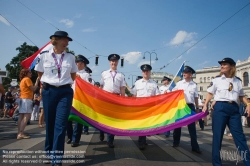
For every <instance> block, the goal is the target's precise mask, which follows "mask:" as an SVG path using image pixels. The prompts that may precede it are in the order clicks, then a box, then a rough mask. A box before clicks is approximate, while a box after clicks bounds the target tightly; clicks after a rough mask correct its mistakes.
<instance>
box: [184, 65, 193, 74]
mask: <svg viewBox="0 0 250 166" xmlns="http://www.w3.org/2000/svg"><path fill="white" fill-rule="evenodd" d="M183 73H192V74H194V73H195V71H194V69H193V68H192V67H190V66H185V67H184V70H183Z"/></svg>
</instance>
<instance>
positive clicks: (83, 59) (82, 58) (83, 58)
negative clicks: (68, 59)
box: [76, 55, 89, 65]
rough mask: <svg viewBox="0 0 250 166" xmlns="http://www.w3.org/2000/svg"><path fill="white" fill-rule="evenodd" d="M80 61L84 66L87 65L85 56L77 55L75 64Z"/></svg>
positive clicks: (87, 61)
mask: <svg viewBox="0 0 250 166" xmlns="http://www.w3.org/2000/svg"><path fill="white" fill-rule="evenodd" d="M79 61H82V62H83V63H85V65H87V64H89V60H88V59H87V58H85V56H83V55H78V56H77V58H76V62H79Z"/></svg>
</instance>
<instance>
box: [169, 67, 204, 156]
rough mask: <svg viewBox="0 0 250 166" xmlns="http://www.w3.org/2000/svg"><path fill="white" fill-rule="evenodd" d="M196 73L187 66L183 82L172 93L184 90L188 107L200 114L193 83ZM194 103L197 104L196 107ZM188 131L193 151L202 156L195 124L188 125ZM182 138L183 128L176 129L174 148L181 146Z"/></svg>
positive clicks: (196, 91) (196, 92)
mask: <svg viewBox="0 0 250 166" xmlns="http://www.w3.org/2000/svg"><path fill="white" fill-rule="evenodd" d="M194 73H195V71H194V69H192V68H191V67H190V66H185V68H184V70H183V80H181V81H179V82H177V83H176V86H175V87H174V88H173V89H172V91H175V90H184V96H185V100H186V103H187V105H188V107H189V108H190V109H191V110H196V112H198V111H199V106H198V89H197V85H196V83H195V82H193V81H192V75H193V74H194ZM193 103H195V106H194V104H193ZM188 131H189V135H190V138H191V147H192V151H193V152H196V153H198V154H201V153H202V151H201V150H200V147H199V145H198V142H197V135H196V127H195V122H193V123H191V124H189V125H188ZM180 138H181V127H180V128H176V129H174V133H173V139H174V142H173V147H178V146H179V144H180Z"/></svg>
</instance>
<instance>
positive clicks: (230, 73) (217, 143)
mask: <svg viewBox="0 0 250 166" xmlns="http://www.w3.org/2000/svg"><path fill="white" fill-rule="evenodd" d="M218 63H219V64H220V65H221V67H220V74H219V75H218V76H217V77H216V78H214V79H213V80H212V82H211V83H210V86H209V88H208V89H207V92H208V94H207V96H206V103H205V104H204V107H203V110H202V111H204V112H205V111H206V110H207V104H208V102H209V101H210V100H211V99H212V97H213V96H214V101H215V105H214V107H213V108H214V112H213V121H212V131H213V141H212V142H213V143H212V163H213V165H214V166H221V165H222V163H221V157H220V150H221V142H222V138H223V133H224V130H225V128H226V125H227V126H228V127H229V129H230V132H231V134H232V136H233V139H234V142H235V145H236V148H237V151H238V152H239V154H240V155H243V156H241V157H242V158H243V162H244V164H245V165H246V166H249V165H250V162H249V161H250V151H249V148H248V147H247V142H246V137H245V135H244V133H243V129H242V124H241V114H240V112H239V105H238V99H239V100H240V101H241V102H244V104H245V105H246V106H247V107H246V113H248V117H250V103H248V101H247V98H246V97H245V96H244V91H243V89H242V82H241V80H240V78H238V77H236V76H235V73H236V67H235V66H236V63H235V61H234V60H233V59H232V58H224V59H222V60H221V61H218Z"/></svg>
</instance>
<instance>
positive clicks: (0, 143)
mask: <svg viewBox="0 0 250 166" xmlns="http://www.w3.org/2000/svg"><path fill="white" fill-rule="evenodd" d="M0 126H1V127H0V154H1V161H0V163H1V164H0V165H1V166H10V165H12V166H13V165H30V166H33V165H36V166H39V165H45V164H39V162H41V160H39V157H40V156H41V155H42V154H43V152H42V151H43V149H44V140H45V129H44V128H38V125H37V121H36V122H32V124H31V125H28V126H27V127H26V133H27V134H28V135H30V136H31V138H30V139H22V140H17V139H16V132H17V126H16V125H15V124H14V122H13V121H1V120H0ZM244 131H245V134H246V136H247V140H250V128H244ZM171 134H172V132H171ZM197 135H198V142H199V145H200V148H201V150H202V152H203V153H202V154H196V153H194V152H192V151H191V145H190V138H189V135H188V131H187V128H186V127H183V129H182V137H181V144H180V146H179V147H178V148H173V147H171V145H172V135H171V137H169V138H165V136H164V135H162V134H160V135H154V136H150V137H147V143H148V145H147V147H146V149H145V150H143V151H141V150H139V149H138V147H137V145H138V144H137V137H124V136H123V137H118V136H116V137H115V142H114V144H115V148H114V149H110V148H108V147H107V145H106V142H100V141H99V131H96V130H94V129H90V134H89V135H82V137H81V142H80V143H81V145H80V146H79V147H76V148H72V147H71V146H70V145H68V144H65V151H66V152H67V154H65V155H68V157H69V158H67V159H65V160H64V162H68V163H65V164H63V165H74V166H77V165H101V166H103V165H130V166H133V165H138V166H142V165H143V166H152V165H173V166H176V165H185V166H191V165H194V166H196V165H204V166H205V165H212V164H211V152H212V146H211V145H212V142H211V140H212V133H211V124H209V126H206V128H205V130H204V131H201V130H200V129H199V127H197ZM105 137H106V135H105ZM248 146H249V147H250V141H248ZM222 149H223V150H224V152H229V153H230V152H231V156H232V155H233V154H232V152H236V151H237V148H236V147H235V145H234V142H233V140H232V139H230V138H229V137H228V136H225V137H224V139H223V148H222ZM20 150H23V151H20ZM39 150H40V152H39ZM17 151H19V152H18V153H17V154H15V155H13V153H15V152H17ZM69 155H71V156H69ZM72 155H74V156H73V157H72ZM84 156H85V157H84ZM11 157H12V158H11ZM76 157H79V158H77V159H76ZM226 157H227V158H230V156H226ZM233 157H234V156H233ZM31 158H32V159H31ZM73 159H74V160H73ZM228 160H229V159H227V161H225V160H224V161H223V164H224V165H236V162H237V161H228ZM231 160H232V157H231ZM83 161H84V163H72V162H83ZM11 162H12V163H13V164H12V163H11ZM17 162H19V163H17ZM21 162H23V163H21ZM24 162H37V163H33V164H27V163H24ZM237 165H243V163H242V162H240V161H239V162H238V163H237Z"/></svg>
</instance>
